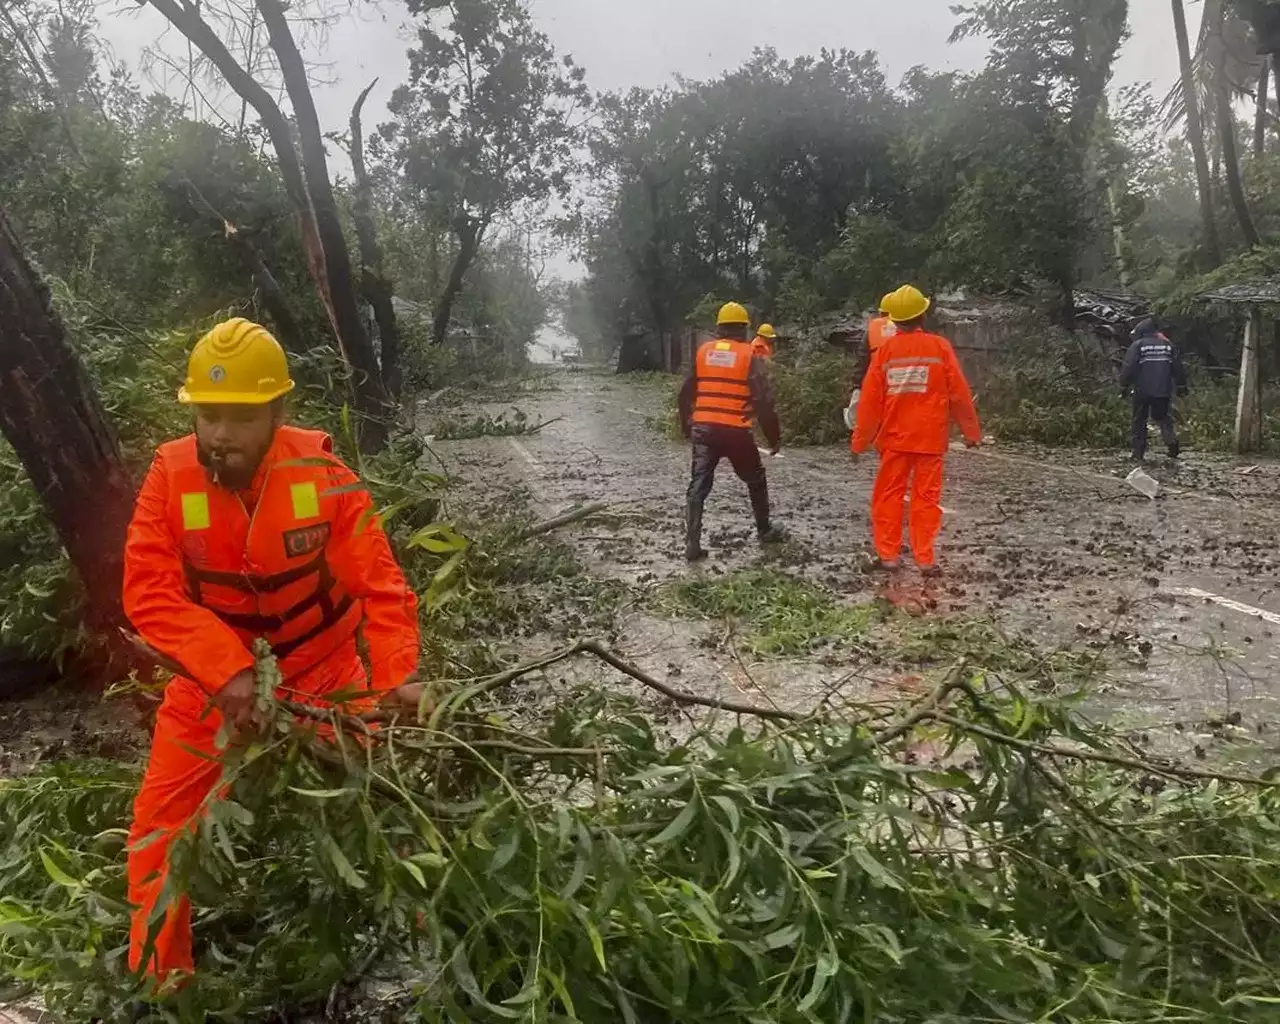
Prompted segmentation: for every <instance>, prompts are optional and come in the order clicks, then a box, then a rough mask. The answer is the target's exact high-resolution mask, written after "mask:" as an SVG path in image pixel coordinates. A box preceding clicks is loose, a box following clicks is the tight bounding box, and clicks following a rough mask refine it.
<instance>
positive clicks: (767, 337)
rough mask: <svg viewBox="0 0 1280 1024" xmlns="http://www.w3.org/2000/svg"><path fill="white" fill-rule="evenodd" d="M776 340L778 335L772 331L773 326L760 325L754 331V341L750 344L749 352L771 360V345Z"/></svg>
mask: <svg viewBox="0 0 1280 1024" xmlns="http://www.w3.org/2000/svg"><path fill="white" fill-rule="evenodd" d="M777 340H778V334H777V332H776V331H775V330H774V329H773V324H761V325H760V326H759V327H758V328H757V329H756V340H755V341H753V342H752V343H751V351H752V352H754V353H755V354H756V355H758V356H762V357H764V358H765V359H772V358H773V343H774V342H775V341H777Z"/></svg>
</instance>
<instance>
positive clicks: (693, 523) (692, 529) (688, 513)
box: [684, 501, 707, 562]
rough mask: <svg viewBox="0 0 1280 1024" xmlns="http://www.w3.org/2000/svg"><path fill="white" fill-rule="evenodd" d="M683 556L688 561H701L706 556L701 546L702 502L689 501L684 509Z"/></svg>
mask: <svg viewBox="0 0 1280 1024" xmlns="http://www.w3.org/2000/svg"><path fill="white" fill-rule="evenodd" d="M684 517H685V518H684V557H685V559H686V560H688V561H690V562H701V561H702V560H703V559H704V558H706V557H707V553H706V551H704V550H703V548H702V504H701V502H694V501H691V502H689V503H688V504H687V505H686V506H685V511H684Z"/></svg>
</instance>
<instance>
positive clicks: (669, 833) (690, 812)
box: [653, 797, 698, 846]
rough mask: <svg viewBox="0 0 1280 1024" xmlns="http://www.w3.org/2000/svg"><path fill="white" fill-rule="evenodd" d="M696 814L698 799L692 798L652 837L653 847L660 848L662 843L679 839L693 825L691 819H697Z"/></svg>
mask: <svg viewBox="0 0 1280 1024" xmlns="http://www.w3.org/2000/svg"><path fill="white" fill-rule="evenodd" d="M697 814H698V798H697V797H694V798H693V799H692V800H690V801H689V802H688V803H687V804H685V805H684V807H683V808H681V810H680V813H679V814H677V815H676V817H675V820H674V821H672V822H671V824H670V825H668V826H667V827H666V828H664V829H663V830H662V831H661V832H659V833H658V834H657V835H656V836H655V837H654V839H653V843H654V845H655V846H661V845H662V844H663V843H669V842H671V841H672V840H673V839H679V838H680V837H681V836H682V835H684V834H685V832H687V831H688V830H689V826H690V825H692V824H693V819H694V818H695V817H697Z"/></svg>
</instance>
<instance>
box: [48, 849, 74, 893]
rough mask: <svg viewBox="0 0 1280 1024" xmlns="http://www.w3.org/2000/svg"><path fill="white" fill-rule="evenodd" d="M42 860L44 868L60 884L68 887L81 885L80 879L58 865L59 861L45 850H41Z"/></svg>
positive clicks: (72, 887)
mask: <svg viewBox="0 0 1280 1024" xmlns="http://www.w3.org/2000/svg"><path fill="white" fill-rule="evenodd" d="M40 862H41V863H42V864H43V865H44V869H45V871H46V872H47V873H48V875H49V877H50V878H52V879H53V880H54V881H55V882H57V883H58V884H59V885H64V886H66V887H67V888H68V889H78V888H79V887H80V883H79V881H77V880H76V879H74V878H72V877H71V876H70V875H69V874H67V873H66V872H65V871H63V870H62V868H60V867H59V866H58V864H57V862H56V861H55V860H54V859H53V858H52V857H50V856H49V855H48V854H47V853H45V852H44V850H41V851H40Z"/></svg>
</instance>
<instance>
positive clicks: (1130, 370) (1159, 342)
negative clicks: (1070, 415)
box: [1120, 320, 1187, 462]
mask: <svg viewBox="0 0 1280 1024" xmlns="http://www.w3.org/2000/svg"><path fill="white" fill-rule="evenodd" d="M1120 387H1121V388H1132V389H1133V457H1134V459H1135V461H1138V462H1141V461H1142V460H1143V459H1144V458H1146V455H1147V421H1148V420H1149V419H1152V420H1155V421H1156V422H1157V423H1158V424H1160V436H1161V437H1162V438H1163V439H1164V443H1165V445H1166V447H1167V448H1168V449H1169V458H1171V459H1176V458H1177V457H1178V453H1179V451H1180V450H1181V449H1180V447H1179V445H1178V435H1177V434H1176V433H1174V429H1173V413H1172V410H1171V405H1172V403H1173V396H1174V393H1175V391H1176V393H1177V394H1179V395H1185V394H1186V393H1187V371H1186V370H1185V369H1184V368H1183V365H1182V360H1181V359H1180V358H1179V357H1178V350H1177V349H1176V348H1175V347H1174V345H1173V342H1171V341H1170V340H1169V339H1168V338H1166V337H1165V336H1164V335H1163V334H1162V333H1160V328H1159V326H1158V325H1157V324H1156V322H1155V321H1154V320H1143V321H1142V322H1141V323H1140V324H1138V326H1137V327H1135V328H1134V329H1133V343H1132V344H1131V345H1130V346H1129V351H1128V352H1126V353H1125V357H1124V365H1123V366H1122V367H1121V368H1120Z"/></svg>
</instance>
